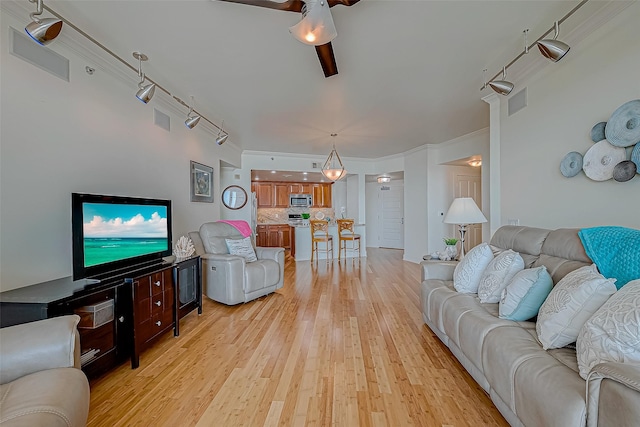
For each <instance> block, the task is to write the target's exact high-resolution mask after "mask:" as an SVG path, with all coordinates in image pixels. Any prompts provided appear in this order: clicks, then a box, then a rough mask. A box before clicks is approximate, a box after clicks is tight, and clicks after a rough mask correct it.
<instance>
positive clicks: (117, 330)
mask: <svg viewBox="0 0 640 427" xmlns="http://www.w3.org/2000/svg"><path fill="white" fill-rule="evenodd" d="M138 267H139V268H134V269H131V270H130V271H128V272H124V273H120V274H118V276H116V277H111V278H109V277H107V278H102V279H101V280H100V282H99V283H96V282H95V281H94V280H91V279H88V280H80V281H75V282H74V281H73V280H72V279H71V277H65V278H62V279H57V280H52V281H49V282H44V283H39V284H35V285H31V286H27V287H24V288H19V289H14V290H11V291H6V292H2V293H0V326H2V327H5V326H11V325H16V324H19V323H26V322H31V321H35V320H41V319H46V318H50V317H56V316H62V315H65V314H74V313H75V314H78V315H79V316H80V318H81V320H80V324H79V325H78V331H79V333H80V347H81V354H82V357H81V359H82V370H83V371H84V372H85V373H86V374H87V376H88V377H89V378H95V377H97V376H99V375H101V374H103V373H104V372H107V371H108V370H110V369H112V368H113V367H115V366H117V365H119V364H120V363H122V362H124V361H126V360H127V359H129V358H130V359H131V365H132V368H136V367H138V365H139V357H140V353H141V352H142V351H144V349H146V348H148V347H149V346H150V345H152V344H153V343H154V342H155V341H156V340H157V338H159V337H160V336H161V335H162V334H164V333H166V332H168V331H169V330H170V329H172V328H173V329H174V334H175V335H176V336H177V335H178V334H179V319H180V318H181V317H183V316H184V315H186V314H187V313H189V312H191V311H192V310H194V309H195V308H198V313H202V280H201V277H202V272H201V261H200V257H199V256H194V257H191V258H188V259H185V260H179V261H175V262H172V263H154V264H144V265H141V266H138ZM185 295H186V296H187V297H188V298H187V297H185Z"/></svg>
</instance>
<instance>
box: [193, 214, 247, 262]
mask: <svg viewBox="0 0 640 427" xmlns="http://www.w3.org/2000/svg"><path fill="white" fill-rule="evenodd" d="M200 237H201V239H202V244H203V246H204V249H205V250H206V252H207V253H210V254H219V255H221V254H228V253H229V250H228V249H227V242H226V241H225V239H242V238H243V237H244V236H242V234H240V232H239V231H238V230H237V229H236V228H235V227H234V226H232V225H230V224H227V223H225V222H206V223H204V224H202V225H201V226H200Z"/></svg>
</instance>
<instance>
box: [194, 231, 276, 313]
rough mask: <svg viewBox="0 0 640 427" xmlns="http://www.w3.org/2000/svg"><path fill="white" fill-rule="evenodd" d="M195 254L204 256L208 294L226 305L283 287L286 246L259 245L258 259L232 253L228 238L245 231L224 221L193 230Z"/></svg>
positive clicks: (240, 235)
mask: <svg viewBox="0 0 640 427" xmlns="http://www.w3.org/2000/svg"><path fill="white" fill-rule="evenodd" d="M189 237H190V238H191V240H192V241H193V245H194V247H195V249H196V253H197V254H198V255H200V257H201V258H202V275H203V283H204V287H205V294H206V295H207V296H208V297H209V298H211V299H212V300H214V301H218V302H221V303H223V304H227V305H235V304H240V303H244V302H249V301H251V300H254V299H256V298H259V297H261V296H264V295H268V294H270V293H272V292H275V291H276V290H277V289H280V288H281V287H282V286H283V284H284V249H283V248H263V247H256V248H255V250H256V256H257V258H258V260H257V261H254V262H246V260H245V258H243V257H241V256H237V255H230V254H229V251H228V249H227V244H226V242H225V239H242V238H243V236H242V234H241V233H240V232H239V231H238V230H237V229H236V228H235V227H233V226H232V225H229V224H227V223H224V222H207V223H205V224H202V226H201V227H200V231H192V232H190V233H189Z"/></svg>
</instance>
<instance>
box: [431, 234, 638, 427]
mask: <svg viewBox="0 0 640 427" xmlns="http://www.w3.org/2000/svg"><path fill="white" fill-rule="evenodd" d="M577 232H578V230H577V229H559V230H553V231H552V230H544V229H538V228H530V227H516V226H505V227H502V228H500V229H499V230H497V231H496V233H495V235H494V236H493V238H492V239H491V245H492V246H493V249H494V250H495V251H499V250H506V249H512V250H514V251H516V252H519V253H520V254H521V256H522V258H523V259H524V262H525V268H531V267H538V266H542V265H544V266H545V267H546V268H547V270H548V272H549V273H550V274H551V276H552V278H553V282H554V284H557V283H558V281H559V280H560V279H561V278H562V277H564V276H565V275H566V274H567V273H569V272H571V271H573V270H575V269H577V268H579V267H582V266H585V265H589V264H591V260H590V259H589V257H588V256H587V255H586V253H585V251H584V248H583V246H582V243H581V241H580V238H579V237H578V235H577ZM455 266H456V263H455V262H434V261H425V262H423V263H422V289H421V298H422V301H421V304H422V312H423V318H424V321H425V323H426V324H427V325H428V326H429V328H431V330H433V332H434V333H435V334H436V335H437V336H438V337H439V338H440V339H441V340H442V342H443V343H444V344H446V345H447V346H448V347H449V349H450V350H451V352H452V353H453V354H454V355H455V357H456V358H457V359H458V360H459V361H460V363H461V364H462V365H463V366H464V368H465V369H466V370H467V371H468V372H469V373H470V374H471V376H472V377H473V378H474V379H475V380H476V382H477V383H478V384H479V385H480V386H481V387H482V388H483V389H484V390H485V391H486V392H487V393H488V394H489V396H490V397H491V400H492V401H493V402H494V404H495V405H496V407H497V408H498V410H499V411H500V412H501V413H502V415H503V416H504V417H505V419H506V420H507V421H508V422H509V424H511V425H512V426H545V427H547V426H559V427H560V426H561V427H569V426H584V425H588V426H617V427H623V426H640V365H632V364H621V363H601V364H599V365H597V366H596V367H595V368H594V369H593V370H592V373H591V375H590V376H589V377H588V378H589V380H588V384H587V381H585V380H583V379H582V378H581V377H580V375H579V374H578V364H577V359H576V351H575V347H574V348H572V347H571V346H569V347H565V348H559V349H553V350H547V351H545V350H544V349H543V348H542V346H541V344H540V342H539V341H538V338H537V334H536V328H535V323H534V322H533V321H527V322H514V321H511V320H504V319H500V318H498V304H482V303H480V302H479V299H478V297H477V295H475V294H464V293H458V292H456V290H455V289H454V287H453V281H452V280H453V272H454V269H455Z"/></svg>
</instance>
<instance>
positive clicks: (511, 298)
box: [498, 266, 553, 322]
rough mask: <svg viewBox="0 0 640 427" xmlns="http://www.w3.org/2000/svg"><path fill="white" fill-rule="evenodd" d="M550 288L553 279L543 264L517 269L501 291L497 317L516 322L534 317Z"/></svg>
mask: <svg viewBox="0 0 640 427" xmlns="http://www.w3.org/2000/svg"><path fill="white" fill-rule="evenodd" d="M552 288H553V279H551V276H550V275H549V273H548V272H547V268H546V267H545V266H542V267H536V268H525V269H524V270H522V271H519V272H518V273H516V275H515V276H514V277H513V280H511V283H509V284H508V285H507V287H506V288H504V290H503V291H502V297H501V298H500V307H499V309H498V312H499V315H498V317H500V318H501V319H508V320H515V321H516V322H524V321H526V320H529V319H531V318H532V317H535V316H536V315H537V314H538V310H540V306H542V303H544V300H545V299H547V295H549V292H551V289H552Z"/></svg>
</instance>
